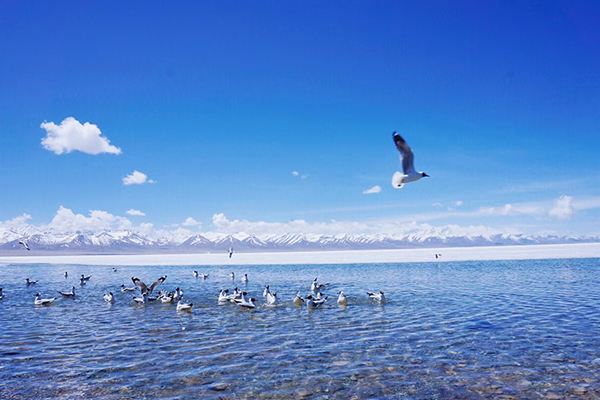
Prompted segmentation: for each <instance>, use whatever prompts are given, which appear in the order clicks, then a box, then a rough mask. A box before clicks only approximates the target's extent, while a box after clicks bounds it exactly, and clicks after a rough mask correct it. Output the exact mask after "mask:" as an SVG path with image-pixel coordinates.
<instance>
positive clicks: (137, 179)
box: [123, 171, 155, 185]
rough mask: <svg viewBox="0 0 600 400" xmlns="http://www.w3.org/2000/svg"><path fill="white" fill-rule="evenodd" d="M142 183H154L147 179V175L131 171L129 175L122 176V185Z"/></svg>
mask: <svg viewBox="0 0 600 400" xmlns="http://www.w3.org/2000/svg"><path fill="white" fill-rule="evenodd" d="M143 183H155V182H154V181H153V180H152V179H148V175H146V174H144V173H142V172H139V171H133V172H132V173H131V174H130V175H127V176H126V177H125V178H123V185H141V184H143Z"/></svg>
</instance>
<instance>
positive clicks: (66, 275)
mask: <svg viewBox="0 0 600 400" xmlns="http://www.w3.org/2000/svg"><path fill="white" fill-rule="evenodd" d="M64 275H65V279H67V278H68V277H69V273H68V272H67V271H65V274H64Z"/></svg>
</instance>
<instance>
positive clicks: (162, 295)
mask: <svg viewBox="0 0 600 400" xmlns="http://www.w3.org/2000/svg"><path fill="white" fill-rule="evenodd" d="M64 276H65V278H66V277H67V276H68V274H67V273H66V272H65V274H64ZM194 276H195V277H200V276H202V277H203V279H207V278H208V274H199V273H198V271H194ZM229 276H230V277H231V278H232V279H234V277H235V274H234V273H233V272H231V273H230V274H229ZM90 279H91V276H85V275H83V274H82V275H81V278H80V284H81V286H84V285H85V283H86V282H88V281H89V280H90ZM166 279H167V275H163V276H161V277H160V278H158V279H157V280H156V281H155V282H153V283H152V284H151V285H150V286H148V285H146V284H145V283H144V282H143V281H142V280H141V279H139V278H137V277H135V276H134V277H132V278H131V281H132V282H133V284H134V285H135V286H132V287H127V286H126V285H125V284H122V285H121V288H120V289H121V293H133V292H136V291H138V290H139V294H132V295H131V298H132V300H133V301H134V303H137V304H147V303H150V302H161V303H174V304H175V303H176V304H177V306H176V310H177V311H188V312H191V311H192V308H193V306H194V305H193V303H187V302H184V301H183V290H182V289H181V288H179V287H177V288H175V290H174V291H171V292H168V291H166V290H159V291H157V292H156V294H155V293H154V292H155V290H156V289H157V287H158V286H160V285H161V284H162V283H163V282H164V281H165V280H166ZM25 282H26V285H27V286H31V285H34V284H36V283H37V282H38V281H33V280H30V279H29V278H26V279H25ZM242 282H243V283H247V282H248V274H244V277H243V278H242ZM328 286H329V283H321V282H319V281H318V278H315V279H314V280H313V281H312V282H311V283H310V294H308V295H307V296H302V295H301V294H300V291H297V292H296V295H295V297H294V298H293V299H292V303H293V304H294V305H295V306H304V305H306V307H307V308H309V309H314V308H320V307H322V306H323V305H324V304H325V303H326V302H327V300H328V298H329V296H325V295H324V294H323V293H322V291H324V290H326V289H327V287H328ZM58 293H59V294H60V295H61V296H62V297H63V298H74V297H76V291H75V286H72V287H71V290H70V291H58ZM367 296H368V297H369V298H370V299H372V300H373V301H375V302H377V303H385V302H386V298H385V296H384V294H383V291H380V292H379V293H372V292H367ZM3 297H4V294H3V292H2V288H0V299H2V298H3ZM102 298H103V300H104V301H105V302H106V303H114V302H115V300H116V299H115V296H114V294H113V292H112V291H111V292H108V293H106V294H104V295H103V297H102ZM263 298H264V302H265V305H266V306H276V305H277V304H279V297H278V296H277V292H275V291H271V287H270V286H269V285H265V288H264V290H263ZM55 300H56V297H51V298H42V297H41V294H40V293H39V292H38V293H36V294H35V300H34V304H35V305H36V306H45V305H51V304H52V303H53V302H54V301H55ZM256 301H257V300H256V298H254V297H252V296H250V295H249V293H248V292H247V291H244V290H240V289H238V288H237V287H236V288H234V289H233V291H231V292H230V290H229V289H221V290H220V291H219V295H218V298H217V303H218V304H219V305H221V304H226V303H232V304H235V305H237V306H239V307H240V308H245V309H254V308H256ZM336 303H337V304H338V305H340V306H342V307H346V306H347V305H348V297H347V296H346V295H345V294H344V292H343V291H340V292H338V298H337V302H336Z"/></svg>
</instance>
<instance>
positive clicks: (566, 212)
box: [548, 195, 575, 219]
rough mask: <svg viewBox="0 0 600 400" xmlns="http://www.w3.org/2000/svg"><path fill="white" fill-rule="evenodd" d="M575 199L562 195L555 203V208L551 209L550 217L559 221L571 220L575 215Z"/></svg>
mask: <svg viewBox="0 0 600 400" xmlns="http://www.w3.org/2000/svg"><path fill="white" fill-rule="evenodd" d="M572 202H573V198H572V197H571V196H567V195H562V196H560V198H559V199H558V200H556V201H555V202H554V207H552V208H551V209H550V211H549V212H548V215H550V216H551V217H556V218H558V219H569V218H571V217H573V215H574V214H575V210H574V209H573V205H572V204H571V203H572Z"/></svg>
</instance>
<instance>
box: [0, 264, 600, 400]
mask: <svg viewBox="0 0 600 400" xmlns="http://www.w3.org/2000/svg"><path fill="white" fill-rule="evenodd" d="M199 268H200V267H196V268H194V267H180V266H169V267H154V266H148V267H131V266H122V267H118V272H117V273H114V272H112V267H102V266H52V265H28V266H8V267H3V268H2V272H1V274H0V282H1V283H2V285H1V286H2V287H3V289H4V292H5V298H4V299H3V300H0V320H1V321H3V327H2V330H1V331H0V381H1V382H3V385H2V386H0V398H2V399H45V398H58V399H80V398H83V397H86V398H89V397H92V398H97V399H140V398H156V399H196V398H203V399H224V398H225V399H229V398H236V399H237V398H240V399H262V398H265V399H278V398H281V399H288V398H323V399H353V398H355V399H362V398H394V399H421V398H423V399H450V398H464V399H482V398H483V399H487V398H504V399H521V398H523V399H526V398H548V399H552V398H554V399H559V398H582V399H593V398H599V397H600V373H599V372H600V371H599V370H600V351H599V350H598V349H599V348H600V346H599V345H600V335H599V333H600V313H599V306H600V285H598V283H599V282H600V280H598V278H597V277H598V276H599V273H600V262H599V260H597V259H587V260H550V261H547V260H546V261H510V262H507V261H498V262H461V263H443V264H433V263H425V264H397V265H393V264H370V265H335V266H314V265H312V266H303V265H289V266H287V265H286V266H260V265H256V266H246V267H243V266H237V267H227V269H225V268H224V267H218V266H214V267H202V268H201V269H202V272H203V273H210V277H209V279H207V280H201V279H194V278H193V276H192V271H193V270H194V269H199ZM65 270H67V271H68V272H69V275H70V276H72V277H77V276H80V275H81V274H82V273H85V274H86V275H92V279H91V280H90V282H89V283H88V284H87V285H86V286H83V287H79V286H78V285H76V290H77V291H78V296H77V297H76V298H74V299H62V298H61V299H58V300H57V301H56V302H55V304H53V305H51V306H48V307H35V306H34V305H33V295H34V294H35V293H36V291H40V292H41V293H42V294H43V295H44V296H55V295H58V293H56V291H57V290H65V289H68V288H70V287H71V286H72V285H73V284H76V283H77V279H76V278H73V279H71V278H69V279H64V277H63V272H64V271H65ZM232 270H233V271H234V272H235V273H236V275H237V276H242V275H243V274H244V273H246V272H247V273H248V274H249V276H250V283H248V284H246V285H244V284H242V283H241V282H239V281H235V282H232V281H231V280H230V279H229V278H228V274H229V272H231V271H232ZM165 273H166V274H167V275H168V279H167V280H166V281H165V283H164V284H163V286H164V288H166V289H169V290H172V289H174V288H175V286H180V287H182V288H183V289H184V293H185V298H186V299H189V300H192V301H193V302H194V311H193V313H191V314H189V313H184V314H181V313H177V312H175V309H174V305H168V304H160V303H157V304H147V305H137V304H134V302H133V301H132V299H131V295H129V294H127V295H126V294H122V293H120V291H119V286H120V285H121V284H122V283H125V284H129V283H130V282H131V276H133V275H135V276H140V277H142V279H146V280H147V281H152V280H153V279H156V278H157V277H159V276H161V275H163V274H165ZM315 276H318V277H319V280H321V281H323V282H331V285H330V287H329V288H328V289H327V291H326V294H328V295H329V296H330V299H329V302H328V303H327V304H326V306H325V307H324V308H323V309H317V310H307V309H306V308H305V307H295V306H294V305H293V304H292V302H291V299H292V298H293V297H294V294H295V292H296V290H301V291H302V292H303V293H305V292H307V291H308V288H309V285H310V282H311V281H312V279H314V277H315ZM25 277H30V278H33V279H37V280H39V281H40V283H39V284H38V285H36V287H30V288H27V287H26V286H25V284H24V278H25ZM267 283H268V284H270V285H271V288H272V290H276V291H277V292H278V294H279V298H280V300H281V304H279V305H278V306H277V307H267V306H265V305H264V304H263V301H262V296H261V295H262V288H263V286H264V284H267ZM234 285H238V286H239V287H241V288H244V290H247V291H248V292H250V293H251V294H252V295H253V296H254V297H255V298H258V299H259V300H258V304H259V306H258V307H257V309H256V310H242V309H240V308H239V307H237V306H234V305H231V304H224V305H221V306H219V305H217V304H216V298H217V294H218V291H219V289H221V288H230V289H232V288H233V286H234ZM339 290H344V293H346V294H347V295H348V296H349V300H348V307H339V306H337V305H336V304H335V298H336V297H337V296H336V293H337V292H338V291H339ZM374 290H384V291H385V293H386V296H388V298H389V301H388V303H387V304H385V305H379V304H377V303H374V302H372V301H371V300H370V299H368V298H367V296H366V291H374ZM108 291H113V292H114V293H115V297H116V302H115V303H114V304H106V303H104V302H103V301H102V294H103V293H105V292H108Z"/></svg>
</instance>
